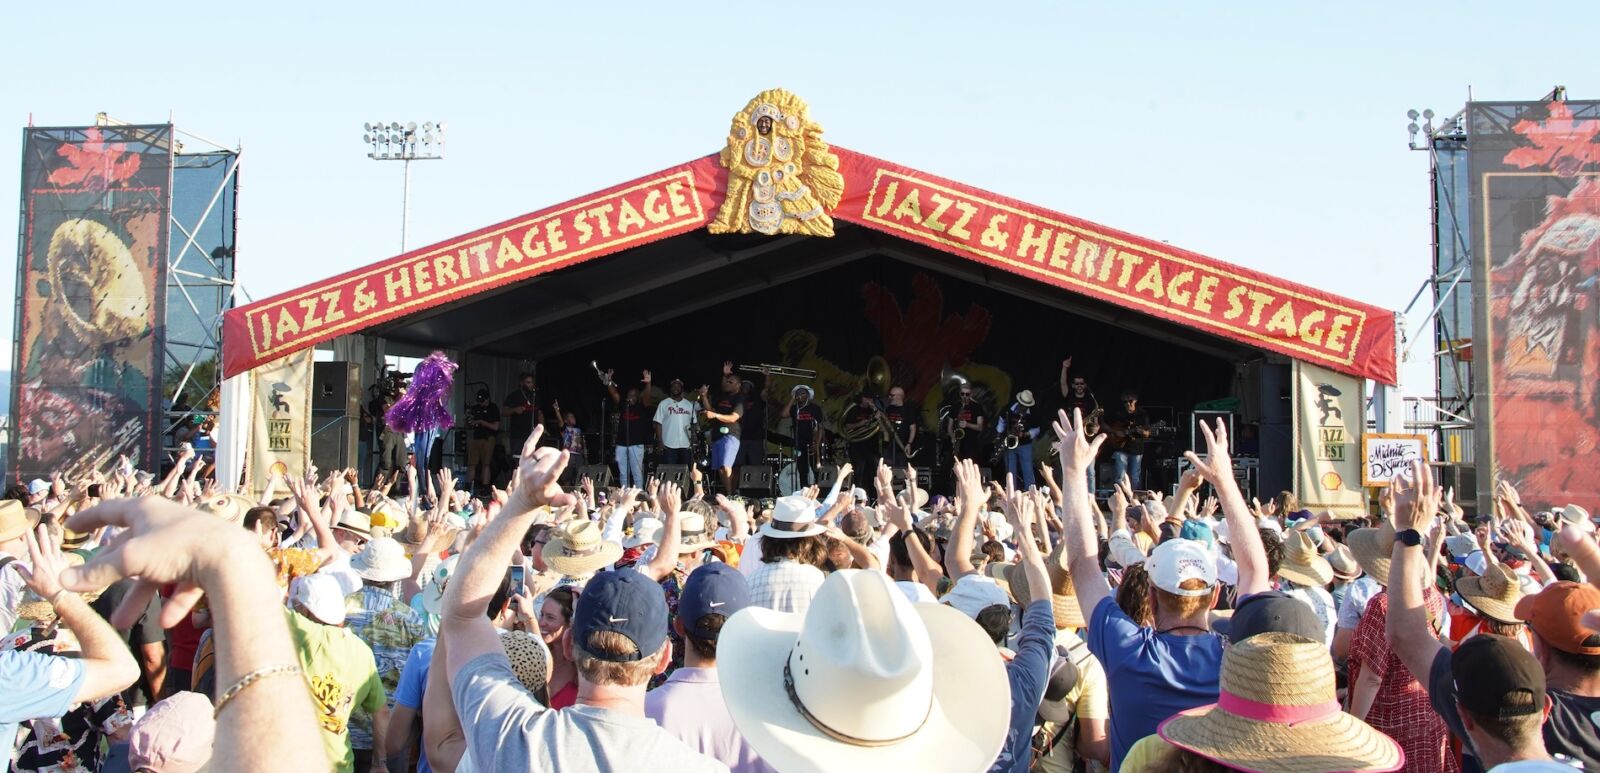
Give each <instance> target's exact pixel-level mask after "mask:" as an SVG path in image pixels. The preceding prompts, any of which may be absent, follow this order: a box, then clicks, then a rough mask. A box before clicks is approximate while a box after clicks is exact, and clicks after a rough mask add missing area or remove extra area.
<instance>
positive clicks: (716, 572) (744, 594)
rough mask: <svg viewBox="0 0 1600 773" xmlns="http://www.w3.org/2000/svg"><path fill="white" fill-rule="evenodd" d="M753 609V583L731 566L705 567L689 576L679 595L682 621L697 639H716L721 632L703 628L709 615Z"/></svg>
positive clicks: (729, 613)
mask: <svg viewBox="0 0 1600 773" xmlns="http://www.w3.org/2000/svg"><path fill="white" fill-rule="evenodd" d="M747 606H750V581H749V580H747V579H745V576H744V573H742V572H740V571H739V570H738V569H735V568H733V567H731V566H728V565H727V564H701V565H700V566H699V568H697V569H695V570H694V571H693V572H690V573H689V578H688V579H687V580H685V581H684V583H683V592H682V593H680V594H679V595H678V619H679V620H681V621H683V630H684V631H686V632H688V633H689V634H690V635H692V636H694V637H695V638H697V639H716V638H717V634H718V633H719V632H717V631H708V630H705V629H704V628H701V627H699V624H700V618H702V617H705V616H706V615H725V616H728V617H732V616H733V613H735V612H738V611H739V610H741V609H744V608H745V607H747Z"/></svg>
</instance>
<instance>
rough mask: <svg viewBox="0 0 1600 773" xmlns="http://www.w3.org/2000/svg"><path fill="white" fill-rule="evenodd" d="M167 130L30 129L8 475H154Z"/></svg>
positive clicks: (168, 178) (168, 175)
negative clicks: (113, 470)
mask: <svg viewBox="0 0 1600 773" xmlns="http://www.w3.org/2000/svg"><path fill="white" fill-rule="evenodd" d="M171 193H172V127H171V126H113V127H87V128H50V129H45V128H40V129H28V130H27V131H26V132H25V135H24V141H23V160H22V206H23V212H22V235H21V239H20V240H19V249H20V253H21V254H20V255H19V256H18V261H17V263H18V266H17V299H18V308H17V312H16V314H17V339H16V347H15V353H14V357H15V360H14V375H13V378H14V379H15V381H16V386H15V392H14V400H13V402H12V406H13V415H14V418H15V421H14V422H13V430H12V435H11V442H12V446H11V458H12V459H13V460H14V462H13V465H12V468H13V469H12V471H13V472H14V473H15V474H16V475H17V476H18V477H21V478H31V477H49V475H50V474H51V473H54V472H60V473H64V474H67V475H77V474H83V473H87V472H89V471H91V470H96V469H99V470H104V469H105V468H107V467H108V466H110V465H111V464H114V463H115V462H116V460H117V456H118V455H120V454H126V455H127V456H128V457H129V458H130V459H131V460H132V461H133V463H134V464H136V465H139V466H141V467H145V468H146V469H154V468H155V467H156V466H157V463H156V454H157V452H158V449H159V447H160V439H161V436H162V432H163V430H164V429H165V428H164V427H162V426H161V411H162V404H161V394H160V385H161V350H162V336H163V327H164V326H163V320H164V313H165V304H164V297H165V292H166V261H167V240H168V222H169V220H170V218H169V212H170V209H171V199H172V195H171Z"/></svg>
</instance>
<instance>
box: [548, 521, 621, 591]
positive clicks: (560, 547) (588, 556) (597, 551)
mask: <svg viewBox="0 0 1600 773" xmlns="http://www.w3.org/2000/svg"><path fill="white" fill-rule="evenodd" d="M621 557H622V545H619V544H617V543H615V542H608V541H606V540H605V539H604V538H603V537H602V536H601V533H600V526H599V524H596V523H595V522H594V521H587V520H578V521H567V522H566V523H563V524H561V525H560V526H557V527H555V528H553V529H551V530H550V541H549V542H547V543H545V546H544V563H545V566H548V567H550V571H552V572H555V573H557V574H561V575H565V576H567V577H588V576H589V575H591V574H594V573H595V572H598V571H600V570H601V569H604V568H606V567H607V566H610V565H612V564H614V563H616V562H617V559H618V558H621Z"/></svg>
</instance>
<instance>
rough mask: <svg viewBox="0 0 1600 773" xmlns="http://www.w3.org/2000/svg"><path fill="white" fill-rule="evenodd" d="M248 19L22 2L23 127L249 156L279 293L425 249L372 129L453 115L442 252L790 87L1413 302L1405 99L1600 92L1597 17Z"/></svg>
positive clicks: (1023, 6) (1026, 194) (1381, 11)
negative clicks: (180, 132)
mask: <svg viewBox="0 0 1600 773" xmlns="http://www.w3.org/2000/svg"><path fill="white" fill-rule="evenodd" d="M231 5H233V4H227V3H209V4H199V3H182V2H176V3H168V4H166V5H163V6H162V7H161V8H162V10H161V12H160V13H154V12H152V13H147V14H144V15H143V16H142V17H138V18H127V19H114V18H113V17H115V16H116V15H117V14H120V13H126V12H127V10H128V9H129V6H127V5H126V4H117V5H112V4H110V3H99V2H87V3H79V4H75V5H74V7H73V9H72V10H71V11H66V10H63V8H62V7H58V6H52V5H50V4H39V3H28V4H20V5H16V6H15V7H12V8H8V9H7V11H6V17H7V19H6V22H5V24H4V29H3V30H0V71H3V72H5V73H6V76H5V78H4V81H3V82H4V85H3V86H0V121H3V122H9V123H10V125H12V126H13V127H21V126H23V125H25V124H26V123H27V121H28V120H29V116H30V115H31V116H32V118H33V120H34V121H35V123H37V124H39V125H70V124H81V123H88V122H90V121H91V120H92V119H93V117H94V114H95V113H96V112H97V111H101V110H104V111H107V112H109V113H110V114H111V115H113V116H115V117H117V118H120V119H124V120H128V121H134V122H159V121H163V120H166V119H167V118H168V117H169V116H170V117H172V118H173V119H175V120H176V121H177V123H178V124H179V125H180V127H181V128H187V129H189V130H190V131H193V132H196V133H198V134H201V135H205V136H208V137H212V138H215V139H218V140H222V141H225V142H229V143H232V142H242V143H243V144H244V148H245V153H246V156H245V165H244V169H243V192H242V194H241V199H240V201H241V212H240V237H239V266H240V268H239V271H240V278H241V279H242V281H243V282H244V284H245V286H246V287H247V288H248V290H249V291H250V292H251V294H252V295H253V296H255V297H257V298H260V297H264V296H266V295H269V294H272V293H275V292H278V291H280V290H284V289H288V288H291V287H294V286H298V285H300V284H302V283H304V282H307V281H310V280H313V279H316V278H320V277H323V276H327V275H331V274H334V273H337V272H339V271H343V270H345V269H348V268H351V267H354V266H357V265H361V264H364V263H367V262H370V261H373V260H377V259H381V258H384V257H387V256H389V255H392V254H394V253H395V252H397V247H398V242H399V233H398V232H399V218H400V174H401V170H400V168H399V166H398V165H396V164H392V163H382V164H380V163H376V162H373V161H370V160H368V159H367V158H366V155H365V153H366V147H365V145H363V144H362V142H361V134H362V132H361V125H362V123H363V122H365V121H371V120H384V121H402V122H404V121H410V120H415V121H418V122H421V121H424V120H445V121H448V122H449V126H450V130H449V148H448V152H449V158H447V159H446V160H444V161H442V162H430V163H427V164H422V165H418V166H417V167H414V177H413V193H412V221H411V244H412V246H418V245H421V244H424V243H427V242H432V241H436V240H439V239H444V238H448V237H450V236H453V235H456V234H459V233H463V232H466V231H469V230H472V229H474V228H477V227H480V226H483V225H486V224H488V223H491V222H495V221H497V220H500V219H503V218H506V217H510V216H514V215H518V214H521V213H524V212H528V211H531V210H534V209H537V208H539V207H541V206H544V205H546V204H550V203H554V202H557V201H561V200H564V199H566V198H569V197H571V196H574V195H578V194H582V193H586V192H589V191H592V190H595V189H598V188H600V187H603V186H606V185H610V184H614V183H616V182H620V181H622V180H625V179H630V178H632V177H635V176H638V175H640V174H643V173H646V172H649V171H654V170H656V169H659V168H662V167H665V166H668V165H671V164H675V163H678V162H681V161H684V160H687V159H689V158H693V157H696V156H700V155H704V154H706V153H710V152H714V151H716V150H717V149H718V147H719V145H720V143H721V141H722V138H723V137H724V133H725V131H726V128H727V122H728V118H729V116H731V115H732V114H733V113H734V112H735V111H737V110H738V109H739V108H740V107H741V106H742V105H743V104H744V103H745V101H746V100H747V99H748V98H749V97H750V96H752V95H754V94H755V93H756V92H758V91H760V90H761V89H764V88H769V87H773V86H782V87H785V88H788V89H790V90H792V91H794V92H796V93H798V94H800V95H801V96H803V97H804V98H806V99H807V100H808V101H809V102H810V104H811V111H812V116H813V117H814V118H816V119H817V120H818V121H819V122H820V123H821V124H822V125H823V126H824V127H825V128H826V130H827V134H826V136H827V139H828V140H829V141H830V142H833V143H836V144H839V145H843V146H846V147H849V148H852V149H854V150H859V151H862V152H866V153H870V154H874V155H878V156H882V157H885V158H888V159H891V160H893V161H896V162H899V163H902V164H906V165H908V166H912V167H916V168H920V169H924V170H926V171H929V172H934V173H937V174H942V175H945V176H948V177H953V178H955V179H958V180H961V181H963V182H967V183H970V184H973V185H977V186H980V187H983V188H987V189H990V190H994V191H997V192H1000V193H1004V194H1006V195H1010V196H1015V197H1017V198H1020V199H1023V200H1026V201H1030V202H1035V203H1038V204H1040V205H1044V206H1047V207H1050V208H1053V209H1057V210H1060V211H1062V212H1066V213H1070V214H1073V215H1077V216H1080V217H1084V218H1087V219H1090V220H1093V221H1097V222H1100V223H1103V224H1106V225H1110V226H1115V227H1118V228H1122V229H1126V230H1129V231H1132V232H1134V233H1138V234H1142V235H1145V236H1149V237H1152V238H1156V239H1161V240H1166V241H1168V242H1170V243H1172V244H1174V245H1179V246H1182V247H1186V248H1189V249H1193V250H1196V251H1199V252H1202V253H1205V254H1208V255H1212V256H1215V257H1218V258H1221V259H1224V260H1228V261H1231V262H1234V263H1238V264H1241V265H1245V266H1250V267H1253V268H1257V269H1261V270H1264V271H1268V272H1272V273H1275V274H1278V275H1281V276H1284V277H1288V278H1291V279H1294V280H1297V281H1300V282H1303V283H1306V284H1309V285H1312V286H1315V287H1320V288H1325V289H1328V290H1331V291H1334V292H1337V293H1341V294H1344V295H1348V296H1352V297H1355V298H1358V299H1361V300H1364V301H1367V302H1370V303H1373V304H1376V305H1379V306H1383V307H1387V308H1395V309H1398V308H1400V307H1402V306H1404V305H1405V303H1406V302H1407V301H1408V300H1409V299H1410V297H1411V295H1412V294H1413V293H1414V292H1415V291H1416V289H1417V287H1418V285H1419V284H1420V283H1421V282H1422V281H1423V280H1424V279H1425V278H1426V276H1427V274H1428V265H1429V263H1428V261H1429V227H1428V209H1427V208H1428V181H1427V158H1426V156H1425V154H1422V153H1413V152H1410V151H1408V150H1407V148H1406V130H1405V125H1406V123H1407V120H1406V118H1405V112H1406V110H1407V109H1409V108H1413V107H1415V108H1418V109H1421V108H1424V107H1431V108H1433V109H1434V110H1436V111H1438V112H1439V113H1441V114H1443V115H1448V114H1451V113H1453V112H1454V111H1455V110H1457V109H1458V108H1460V107H1461V105H1462V104H1463V103H1464V102H1465V100H1466V98H1467V89H1468V86H1469V85H1470V86H1471V87H1472V89H1473V93H1474V94H1475V95H1476V96H1478V97H1479V98H1485V99H1534V98H1537V97H1539V96H1541V95H1543V94H1545V93H1546V92H1548V91H1549V89H1550V88H1551V86H1553V85H1555V84H1563V85H1566V86H1568V87H1569V88H1570V96H1571V97H1572V98H1574V99H1583V98H1595V97H1597V96H1600V84H1595V83H1592V82H1584V81H1580V80H1578V79H1579V78H1581V77H1584V76H1586V75H1588V76H1591V77H1592V76H1593V75H1594V74H1595V73H1597V72H1600V53H1597V52H1596V51H1595V49H1594V48H1593V47H1592V46H1587V45H1582V44H1581V43H1580V42H1579V38H1576V37H1563V36H1562V35H1561V34H1560V31H1561V30H1574V29H1587V28H1590V27H1593V26H1594V25H1595V24H1596V23H1597V22H1600V7H1597V6H1596V5H1595V4H1594V3H1593V2H1592V1H1591V2H1568V3H1541V4H1538V5H1537V9H1538V10H1537V11H1536V12H1535V11H1526V10H1523V9H1521V8H1519V7H1517V6H1516V5H1514V4H1510V3H1482V2H1458V3H1453V4H1450V5H1447V6H1438V5H1432V6H1429V5H1426V4H1422V3H1409V4H1397V3H1376V2H1372V3H1365V2H1356V3H1342V4H1330V3H1266V2H1236V3H1230V4H1227V5H1226V6H1224V5H1223V4H1203V3H1180V2H1171V3H1142V4H1131V3H1094V4H1081V3H1003V2H995V3H984V4H970V3H940V2H923V3H904V4H901V3H864V2H855V3H827V2H816V3H805V2H792V3H783V4H726V5H721V4H718V5H715V6H714V5H713V4H709V3H707V4H688V3H629V2H615V3H573V4H561V5H557V4H545V3H527V2H523V3H479V2H460V3H453V4H452V3H439V4H430V5H427V6H423V5H413V4H408V3H404V2H390V3H383V4H372V3H360V4H357V3H330V2H321V3H300V2H280V3H273V4H270V5H269V4H261V3H248V4H238V5H247V6H250V7H249V8H233V7H230V6H231ZM691 6H692V7H693V8H694V9H695V10H689V9H690V8H691ZM0 136H3V137H4V140H3V141H0V181H3V180H13V181H15V180H17V179H19V178H18V174H19V170H18V164H19V159H20V157H21V147H20V141H21V132H20V131H12V132H8V133H0ZM13 190H15V188H13ZM16 212H17V209H16V207H14V206H3V207H0V232H4V233H15V232H16V231H15V229H16V222H15V218H16ZM14 282H15V272H14V270H13V271H3V272H0V292H4V293H6V294H7V295H8V296H10V297H14V295H15V288H14ZM1419 313H1420V311H1419ZM11 326H12V319H11V315H9V314H7V315H0V341H4V343H0V346H3V347H4V351H3V352H0V354H3V357H4V361H5V362H7V363H9V361H10V351H9V350H10V345H9V339H10V336H11V334H12V333H11ZM1427 348H1428V345H1427V344H1426V343H1424V344H1422V345H1421V346H1420V347H1419V351H1424V352H1425V351H1426V349H1427ZM1430 373H1431V369H1430V368H1429V366H1428V365H1427V363H1426V362H1423V363H1418V364H1416V365H1412V366H1408V367H1407V368H1406V370H1405V374H1406V376H1407V377H1408V378H1410V379H1414V380H1425V379H1428V378H1429V377H1430V376H1429V374H1430ZM1430 388H1431V385H1428V384H1424V383H1417V382H1416V381H1414V382H1413V383H1412V384H1411V385H1409V388H1408V391H1409V392H1427V391H1428V390H1429V389H1430Z"/></svg>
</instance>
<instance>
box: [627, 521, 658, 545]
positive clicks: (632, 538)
mask: <svg viewBox="0 0 1600 773" xmlns="http://www.w3.org/2000/svg"><path fill="white" fill-rule="evenodd" d="M664 529H666V526H665V525H664V524H662V523H661V521H659V520H657V519H655V518H653V517H651V516H648V515H647V516H644V517H643V518H640V519H639V520H637V521H634V522H633V533H632V534H630V535H628V538H627V539H625V540H623V541H622V547H624V548H636V547H639V546H640V545H653V544H659V543H660V542H661V532H662V531H663V530H664Z"/></svg>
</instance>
